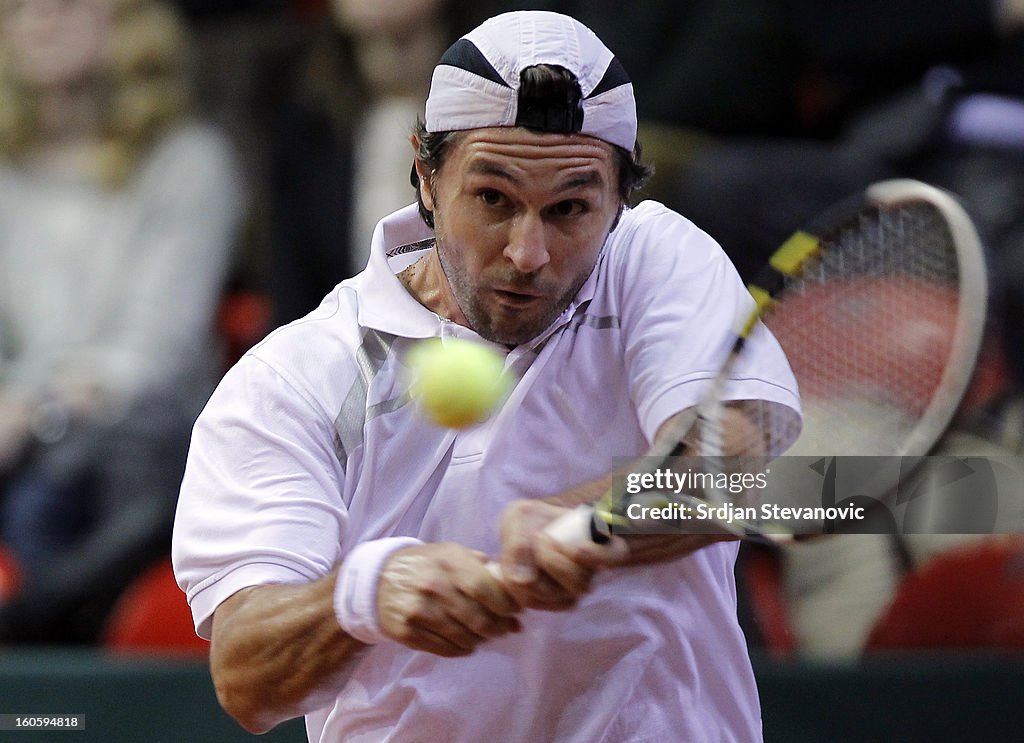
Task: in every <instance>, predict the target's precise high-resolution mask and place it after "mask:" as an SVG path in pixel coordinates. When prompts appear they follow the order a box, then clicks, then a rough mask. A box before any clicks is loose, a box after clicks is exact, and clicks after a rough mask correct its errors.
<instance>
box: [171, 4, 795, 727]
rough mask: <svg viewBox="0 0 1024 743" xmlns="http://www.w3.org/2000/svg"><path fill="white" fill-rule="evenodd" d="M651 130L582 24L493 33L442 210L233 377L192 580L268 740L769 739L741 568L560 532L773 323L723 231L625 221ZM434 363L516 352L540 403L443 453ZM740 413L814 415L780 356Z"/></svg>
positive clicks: (708, 547) (771, 348)
mask: <svg viewBox="0 0 1024 743" xmlns="http://www.w3.org/2000/svg"><path fill="white" fill-rule="evenodd" d="M636 128H637V119H636V110H635V105H634V98H633V89H632V85H631V83H630V81H629V79H628V77H627V75H626V72H625V71H624V70H623V68H622V66H621V65H620V64H619V62H618V61H617V60H616V58H615V57H614V56H613V54H612V53H611V52H610V51H609V50H608V49H607V48H606V47H605V46H604V44H602V43H601V41H600V40H599V39H598V38H597V37H596V36H595V35H594V34H593V33H592V32H591V31H590V30H589V29H587V28H586V27H584V26H583V25H581V24H580V23H578V22H576V21H575V20H573V19H571V18H568V17H566V16H562V15H558V14H554V13H546V12H534V11H529V12H518V13H509V14H505V15H500V16H497V17H495V18H492V19H490V20H489V21H487V22H485V23H484V24H483V25H481V26H480V27H479V28H477V29H476V30H474V31H473V32H471V33H469V34H468V35H467V36H465V37H464V38H462V39H461V40H459V41H458V42H457V43H455V44H454V45H453V46H452V47H451V48H450V49H449V50H448V51H447V52H446V53H445V55H444V56H443V57H442V59H441V60H440V63H439V64H438V65H437V67H436V69H435V71H434V75H433V80H432V83H431V87H430V91H429V95H428V98H427V101H426V111H425V117H424V119H423V122H422V124H421V125H420V126H419V127H418V130H417V132H416V133H415V135H414V136H413V137H412V143H413V149H414V155H413V156H414V160H415V170H414V181H415V185H416V190H417V194H418V201H419V203H418V205H417V204H412V205H410V206H409V207H407V208H405V209H403V210H401V211H398V212H396V213H394V214H392V215H390V216H388V217H386V218H385V219H383V220H382V221H381V222H380V223H379V224H378V225H377V228H376V230H375V231H374V234H373V242H372V250H371V258H370V260H369V263H368V265H367V267H366V269H365V270H364V271H363V272H362V273H361V274H359V275H358V276H356V277H354V278H352V279H350V280H346V281H343V282H342V283H341V284H339V285H338V286H337V288H336V289H335V290H334V291H333V292H331V294H329V295H328V296H327V297H326V298H325V299H324V301H323V303H322V304H321V306H320V307H319V308H318V309H317V310H315V311H314V312H312V313H311V314H310V315H308V316H306V317H305V318H302V319H301V320H298V321H296V322H293V323H292V324H290V325H288V326H286V327H284V328H281V329H279V330H278V331H276V332H275V333H273V334H271V335H270V336H269V337H268V338H267V339H266V340H265V341H264V342H262V343H261V344H259V345H258V346H257V347H256V348H254V349H253V350H252V351H250V352H249V353H248V354H247V355H246V356H245V357H244V358H243V359H242V360H241V361H240V362H239V363H238V364H237V365H236V366H235V367H234V368H233V369H232V370H231V371H230V372H229V373H228V374H227V375H226V377H225V378H224V380H223V382H222V383H221V385H220V387H219V389H218V390H217V392H216V393H215V395H214V396H213V398H212V399H211V401H210V403H209V405H208V407H207V408H206V410H205V412H204V413H203V415H202V417H201V418H200V420H199V422H198V423H197V425H196V428H195V432H194V436H193V440H192V447H191V454H190V460H189V464H188V468H187V472H186V475H185V479H184V483H183V485H182V492H181V499H180V504H179V510H178V515H177V522H176V527H175V537H174V562H175V567H176V571H177V575H178V578H179V581H180V584H181V586H182V588H183V589H184V591H185V592H186V594H187V596H188V600H189V602H190V605H191V607H192V612H193V615H194V618H195V623H196V629H197V631H198V632H199V634H200V635H202V636H204V637H208V638H211V639H212V647H211V665H212V674H213V678H214V681H215V685H216V688H217V692H218V695H219V698H220V701H221V703H222V705H223V706H224V708H225V709H226V710H227V711H228V712H229V713H230V714H231V715H233V716H234V717H235V718H236V719H237V720H238V721H239V722H240V724H241V725H242V726H244V727H245V728H246V729H248V730H250V731H255V732H259V731H263V730H266V729H268V728H270V727H272V726H273V725H275V724H277V723H279V722H280V721H282V720H285V719H288V718H291V717H294V716H298V715H305V717H306V726H307V730H308V735H309V738H310V740H311V741H331V742H334V743H340V742H341V741H361V742H369V741H446V742H449V743H456V742H458V743H480V741H486V740H495V741H499V740H500V741H523V742H524V743H525V742H526V741H530V742H531V743H533V742H535V741H574V742H578V743H597V742H599V741H635V742H639V741H667V740H672V741H744V742H746V741H755V740H759V739H760V737H761V725H760V714H759V705H758V699H757V690H756V687H755V684H754V677H753V674H752V672H751V667H750V662H749V659H748V657H747V652H746V646H745V642H744V638H743V636H742V634H741V632H740V629H739V626H738V623H737V620H736V606H735V601H736V595H735V585H734V581H733V562H734V559H735V555H736V550H737V544H736V543H735V542H732V541H722V540H721V538H720V537H716V536H702V535H691V536H678V535H676V536H671V535H666V536H647V537H631V538H630V539H629V540H628V541H627V540H626V539H623V538H621V537H617V538H614V539H613V540H612V542H611V543H610V544H608V545H605V546H598V545H587V546H582V547H579V546H577V547H569V546H565V545H561V544H558V543H556V542H555V541H554V540H553V539H551V538H550V537H549V536H547V535H545V534H544V533H543V528H544V527H545V526H546V525H547V524H548V523H550V522H551V521H552V520H553V519H555V518H557V517H558V516H560V515H562V514H563V513H565V512H566V510H567V509H568V508H571V507H573V506H574V505H575V504H577V503H579V502H581V501H588V500H589V501H593V500H596V498H597V497H598V495H599V494H600V493H602V492H603V491H604V489H605V488H606V487H607V484H608V482H609V472H610V471H611V470H612V467H613V458H614V457H630V456H636V455H640V454H642V453H643V452H644V451H646V450H647V449H648V447H649V446H650V445H651V443H652V441H654V440H655V438H656V437H657V436H658V432H659V430H664V426H665V425H666V422H667V421H669V420H670V419H671V418H672V417H673V416H674V415H676V414H678V413H679V412H680V411H683V410H685V409H686V408H688V407H690V406H692V405H693V404H694V402H695V401H696V400H698V399H699V398H700V396H701V394H702V392H704V391H705V388H706V386H707V381H708V379H709V378H710V377H712V376H713V375H714V370H715V369H716V366H717V365H718V364H720V363H721V361H722V358H723V357H724V355H725V352H726V351H727V350H728V348H727V344H728V339H729V336H730V326H731V324H732V321H733V319H734V317H735V316H736V314H737V311H738V309H739V308H741V307H744V306H747V305H748V304H749V302H750V299H749V295H747V293H746V292H745V289H744V287H743V285H742V283H741V282H740V280H739V278H738V277H737V274H736V272H735V271H734V269H733V267H732V265H731V264H730V263H729V261H728V260H727V259H726V257H725V255H724V254H723V252H722V251H721V249H720V248H719V247H718V245H717V244H716V243H715V242H714V241H713V240H712V239H711V238H709V237H708V236H707V235H706V234H704V233H702V232H701V231H700V230H699V229H698V228H697V227H695V226H694V225H693V224H691V223H690V222H689V221H687V220H686V219H685V218H683V217H682V216H680V215H678V214H676V213H674V212H672V211H671V210H669V209H667V208H665V207H664V206H662V205H660V204H657V203H652V202H644V203H641V204H640V205H638V206H636V207H635V208H629V207H628V206H627V199H628V198H629V196H630V193H631V191H632V189H633V188H634V187H636V186H637V185H639V184H640V183H641V182H642V181H643V178H644V176H645V175H646V172H647V171H646V168H645V167H644V166H643V165H642V164H641V163H640V161H639V158H638V152H639V149H638V147H637V142H636ZM431 337H441V338H442V339H444V338H448V337H452V338H455V337H457V338H468V339H472V340H474V341H477V342H480V343H484V344H487V345H489V346H491V347H493V348H495V349H497V350H499V351H500V352H501V353H502V354H504V355H505V357H506V365H507V368H508V369H509V370H510V371H511V373H513V374H514V375H515V377H516V378H517V380H518V382H517V385H516V387H515V389H514V391H513V392H512V394H511V396H510V397H509V398H508V399H507V401H506V402H505V403H504V405H503V407H502V408H501V410H500V411H498V412H497V413H496V414H495V415H494V416H492V417H491V418H490V419H489V420H488V421H487V422H485V423H483V424H481V425H478V426H476V427H473V428H469V429H465V430H461V431H453V430H446V429H443V428H440V427H438V426H436V425H434V424H432V423H430V422H429V421H428V420H426V419H424V418H423V417H422V416H420V415H419V414H418V413H417V411H416V409H415V406H414V405H411V404H409V403H408V395H407V387H408V382H407V380H406V374H405V371H406V369H405V364H406V356H407V353H408V351H409V349H410V348H411V347H412V346H413V345H414V344H415V343H416V342H418V341H420V340H422V339H425V338H431ZM727 396H728V398H729V399H735V400H744V401H750V402H749V405H748V409H751V410H753V409H757V410H758V411H759V413H760V415H759V416H757V417H756V418H755V417H747V416H746V415H743V416H740V415H739V414H737V419H736V420H735V421H734V422H733V429H732V430H733V433H734V434H735V435H736V436H749V435H751V434H756V436H758V437H759V439H760V440H761V441H762V442H763V446H766V447H767V448H768V449H769V450H771V451H774V452H777V451H780V450H781V449H782V448H784V447H785V446H786V445H787V444H788V435H782V436H774V437H773V436H768V435H767V433H764V432H766V431H768V430H769V427H770V428H771V430H775V429H776V428H777V426H774V425H771V424H774V423H778V422H780V421H781V422H783V423H792V422H793V421H794V420H796V419H797V418H798V413H797V412H796V411H797V409H798V401H797V396H796V391H795V383H794V381H793V378H792V375H791V374H790V371H789V367H788V365H787V363H786V361H785V358H784V356H783V354H782V352H781V351H780V349H779V348H778V346H777V345H776V344H775V342H774V340H773V339H772V338H771V337H770V335H769V334H768V333H767V332H766V331H764V332H761V331H758V332H755V333H754V335H753V337H752V338H751V341H750V344H749V353H748V354H747V355H746V356H745V358H744V360H743V362H742V363H741V364H740V366H739V367H738V368H737V369H736V371H735V374H734V379H733V380H732V382H731V383H730V385H729V388H728V390H727ZM755 403H756V404H755ZM755 426H764V429H763V431H764V432H762V429H760V428H757V429H755ZM792 428H793V427H792V426H789V429H790V430H792ZM491 559H497V560H499V561H500V563H501V567H502V571H501V574H502V575H503V578H501V579H498V578H496V577H495V576H494V575H493V574H492V572H491V571H489V570H488V569H487V567H486V565H487V563H488V561H489V560H491Z"/></svg>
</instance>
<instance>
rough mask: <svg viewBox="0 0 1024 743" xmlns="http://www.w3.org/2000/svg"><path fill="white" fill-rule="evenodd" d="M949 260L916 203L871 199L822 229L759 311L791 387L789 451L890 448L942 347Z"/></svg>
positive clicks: (950, 243) (952, 254)
mask: <svg viewBox="0 0 1024 743" xmlns="http://www.w3.org/2000/svg"><path fill="white" fill-rule="evenodd" d="M958 284H959V264H958V259H957V252H956V245H955V242H954V238H953V236H952V234H951V232H950V230H949V227H948V226H947V223H946V220H945V219H944V218H943V216H942V214H941V213H940V212H939V210H937V209H936V208H934V207H933V206H931V205H930V204H927V203H913V204H908V205H901V206H899V207H896V208H890V209H884V210H881V209H873V210H868V211H866V212H863V213H861V214H860V215H858V217H857V218H856V219H854V220H853V221H851V222H848V223H846V224H844V225H843V226H842V227H840V228H839V229H838V230H836V231H835V232H834V234H831V235H826V236H824V237H823V239H822V251H821V255H820V258H819V259H818V260H816V261H815V262H814V263H813V265H810V266H808V267H806V269H805V270H804V272H803V273H802V275H801V276H800V277H799V278H797V279H793V280H792V281H790V282H789V283H788V284H787V285H786V287H785V290H784V292H783V294H782V298H781V300H780V301H779V302H778V303H777V304H776V305H775V307H774V308H773V309H772V311H771V312H770V313H769V314H768V316H766V317H765V324H766V325H768V327H769V328H770V329H771V330H772V332H773V333H774V334H775V336H776V338H777V339H778V340H779V342H780V343H781V345H782V347H783V349H784V350H785V351H786V354H787V357H788V358H789V360H790V364H791V366H792V367H793V371H794V374H795V375H796V378H797V382H798V384H799V386H800V390H801V397H802V399H803V404H804V431H803V433H802V434H801V436H800V439H799V441H798V444H797V447H796V449H795V450H791V453H797V454H827V453H830V452H831V453H833V454H834V453H844V454H892V453H896V452H899V451H900V447H901V444H902V442H904V441H906V440H907V437H908V436H909V434H910V432H911V430H912V429H913V428H914V426H915V424H916V423H917V421H919V420H920V419H921V417H922V415H923V412H924V410H926V409H927V408H928V406H929V405H930V404H931V401H932V399H933V397H934V396H935V393H936V390H937V389H938V388H939V385H940V382H941V379H942V375H943V370H944V369H945V367H946V364H947V362H948V360H949V357H950V352H951V348H952V344H953V337H954V335H955V333H956V325H957V316H958V311H959V296H958Z"/></svg>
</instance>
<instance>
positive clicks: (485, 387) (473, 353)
mask: <svg viewBox="0 0 1024 743" xmlns="http://www.w3.org/2000/svg"><path fill="white" fill-rule="evenodd" d="M408 362H409V368H410V370H411V372H412V384H411V385H410V388H409V392H410V394H411V395H412V397H413V399H414V400H416V402H417V403H418V404H419V406H420V409H421V410H422V411H423V412H424V413H425V414H426V416H427V417H428V418H430V419H431V420H432V421H434V422H435V423H437V424H438V425H441V426H446V427H448V428H467V427H469V426H472V425H475V424H477V423H479V422H481V421H483V420H484V419H486V418H487V417H488V416H489V415H490V414H491V413H492V412H494V409H495V408H497V407H498V405H499V404H501V402H502V401H503V400H504V399H505V396H506V395H507V394H508V392H509V389H510V388H511V379H510V377H509V375H508V374H506V373H505V360H504V358H502V355H501V354H500V353H498V352H497V351H495V350H494V349H491V348H488V347H486V346H484V345H481V344H479V343H474V342H472V341H467V340H460V339H457V338H447V339H445V340H444V341H441V340H440V339H439V338H431V339H429V340H426V341H422V342H421V343H419V344H417V345H416V346H414V347H413V348H412V350H411V351H410V352H409V357H408Z"/></svg>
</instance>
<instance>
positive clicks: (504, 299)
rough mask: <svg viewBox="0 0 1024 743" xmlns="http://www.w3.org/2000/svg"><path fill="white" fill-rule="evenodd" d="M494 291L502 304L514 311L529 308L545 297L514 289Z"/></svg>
mask: <svg viewBox="0 0 1024 743" xmlns="http://www.w3.org/2000/svg"><path fill="white" fill-rule="evenodd" d="M493 291H494V294H495V296H496V297H497V298H498V301H499V302H500V303H501V304H503V305H505V306H507V307H512V308H514V309H522V308H525V307H529V306H530V305H531V304H533V303H534V302H537V301H538V300H540V299H542V297H543V295H541V294H537V293H531V292H526V291H518V290H513V289H494V290H493Z"/></svg>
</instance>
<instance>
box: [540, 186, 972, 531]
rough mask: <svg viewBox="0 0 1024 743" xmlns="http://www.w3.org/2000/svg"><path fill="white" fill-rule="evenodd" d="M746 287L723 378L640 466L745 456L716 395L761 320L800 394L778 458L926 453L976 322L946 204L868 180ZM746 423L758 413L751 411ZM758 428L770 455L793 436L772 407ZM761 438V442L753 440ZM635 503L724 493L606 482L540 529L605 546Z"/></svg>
mask: <svg viewBox="0 0 1024 743" xmlns="http://www.w3.org/2000/svg"><path fill="white" fill-rule="evenodd" d="M748 288H749V290H750V293H751V295H752V296H753V298H754V306H753V308H752V309H750V310H749V311H745V312H743V313H742V315H741V317H739V318H738V320H737V323H736V325H735V331H734V337H733V339H732V344H731V348H730V351H729V353H728V355H727V356H726V358H725V359H724V361H723V363H722V365H721V368H720V371H719V372H718V374H717V376H716V377H715V378H714V380H713V381H712V382H711V383H710V384H709V385H708V387H707V390H706V393H705V394H704V396H703V397H702V399H701V402H700V403H699V404H698V405H696V406H695V407H693V408H690V409H688V410H686V411H684V412H683V413H681V414H679V415H678V416H676V417H675V418H674V419H673V422H672V423H671V425H670V429H669V430H668V431H666V433H667V435H665V436H662V437H660V439H659V441H660V442H661V443H659V444H657V445H655V446H654V447H653V448H652V449H651V450H650V451H649V452H648V454H647V456H646V457H644V458H642V459H641V460H640V462H641V463H642V464H641V467H643V468H645V469H646V470H647V471H651V472H654V471H658V470H659V469H663V468H667V467H669V466H670V464H671V463H672V461H674V459H675V458H676V457H679V456H682V455H687V456H689V455H698V456H699V457H700V458H701V460H702V461H704V462H705V463H712V464H710V465H706V466H709V467H710V468H711V469H714V468H715V466H716V465H715V464H714V463H715V462H716V461H717V462H720V463H721V464H720V465H719V466H720V467H721V468H725V467H726V464H727V462H729V461H735V459H734V458H735V456H737V455H739V456H742V455H743V454H744V451H743V450H742V448H741V449H740V450H736V446H735V444H733V445H732V449H731V450H730V449H729V447H728V446H727V444H726V442H728V441H729V436H730V434H729V430H728V426H727V423H728V421H729V418H730V415H732V414H731V413H729V410H730V406H732V405H734V404H735V403H730V402H728V401H726V400H724V394H723V393H724V391H725V389H726V386H727V384H728V382H729V380H730V375H731V373H732V372H733V370H734V368H735V367H736V363H737V360H738V359H739V358H740V357H741V356H742V355H743V353H744V349H745V346H746V344H747V339H748V338H749V337H750V335H751V333H753V332H754V330H755V328H757V327H758V326H759V325H760V324H761V323H763V324H764V325H766V326H767V327H768V328H769V329H770V330H771V331H772V332H773V334H774V335H775V337H776V338H777V339H778V341H779V343H780V344H781V346H782V348H783V350H784V351H785V353H786V355H787V357H788V359H789V361H790V364H791V367H792V369H793V372H794V374H795V376H796V379H797V382H798V384H799V387H800V391H801V400H802V407H803V419H804V421H803V428H802V431H801V433H800V435H799V437H798V438H797V439H796V442H795V444H793V446H792V447H791V448H790V449H789V451H788V452H787V453H788V454H793V455H804V456H822V457H824V456H830V455H891V456H900V457H904V456H923V455H925V454H927V453H928V451H929V450H930V449H931V447H932V446H933V445H934V443H935V442H936V440H937V439H938V438H939V436H941V435H942V433H943V432H944V431H945V429H946V427H947V426H948V425H949V422H950V420H951V419H952V417H953V414H954V413H955V412H956V409H957V408H958V406H959V404H960V401H961V399H962V397H963V394H964V392H965V390H966V388H967V385H968V382H969V381H970V378H971V374H972V372H973V368H974V364H975V360H976V357H977V353H978V349H979V346H980V343H981V339H982V334H983V330H984V325H985V316H986V304H987V281H986V270H985V263H984V257H983V253H982V249H981V244H980V241H979V239H978V235H977V233H976V231H975V229H974V226H973V224H972V223H971V220H970V218H969V217H968V216H967V214H966V212H965V211H964V210H963V208H962V207H961V206H960V205H959V203H958V202H957V201H956V200H955V199H954V198H953V197H952V196H950V195H949V194H948V193H946V192H944V191H941V190H939V189H937V188H934V187H932V186H929V185H927V184H924V183H921V182H918V181H913V180H906V179H900V180H889V181H883V182H879V183H876V184H874V185H872V186H870V187H868V188H867V189H865V190H864V191H863V192H861V193H858V194H856V195H855V196H853V197H852V198H850V199H848V200H846V201H844V202H842V203H840V204H838V205H836V206H834V207H833V208H831V209H829V210H827V211H826V212H824V213H823V214H822V215H820V216H819V217H818V218H816V219H815V220H813V221H812V222H810V223H809V224H808V225H807V226H806V227H805V228H804V229H802V230H799V231H797V232H795V233H794V234H793V235H792V236H790V238H789V239H788V240H787V241H786V242H785V243H783V244H782V246H781V247H780V248H779V249H778V250H777V251H776V252H775V253H774V254H773V255H772V256H771V258H770V260H769V262H768V264H767V265H766V266H765V267H764V268H763V269H762V270H761V271H760V273H759V274H757V276H756V279H755V281H754V282H753V283H752V284H751V285H750V286H749V287H748ZM744 415H745V416H746V417H747V418H748V419H750V416H751V415H753V416H754V418H755V419H756V418H757V417H758V416H759V415H760V414H759V412H758V410H757V409H756V408H751V409H750V410H747V411H746V412H745V413H744ZM756 423H757V426H758V427H759V429H760V430H762V431H764V433H765V435H766V436H767V438H768V440H769V444H768V445H767V448H768V449H769V450H770V449H771V445H770V441H771V440H775V441H791V440H792V438H793V437H792V431H789V432H787V431H785V430H781V429H780V426H787V425H791V424H790V423H789V422H787V421H784V420H780V419H779V417H778V416H773V415H772V414H771V411H770V410H769V411H767V412H765V413H764V414H763V415H760V420H756ZM733 438H735V437H733ZM758 443H759V444H760V445H761V446H762V448H763V447H764V443H765V442H764V441H763V440H762V441H761V442H758ZM906 474H908V473H907V472H906V470H904V471H902V472H901V473H900V476H903V475H906ZM895 485H896V482H875V483H872V488H873V492H875V493H886V492H889V491H892V490H893V489H894V486H895ZM638 499H640V500H642V502H643V503H644V505H646V506H652V505H653V506H664V505H666V504H670V503H673V502H676V503H681V504H685V505H687V507H689V508H690V509H693V508H694V507H695V506H696V505H697V504H700V503H703V504H706V505H707V506H709V507H711V508H715V507H718V506H721V505H724V504H727V503H730V502H732V501H733V500H734V499H735V497H734V496H733V495H732V494H731V493H730V492H729V491H728V490H723V489H716V488H714V487H710V488H704V489H702V490H701V491H700V492H694V493H683V494H680V495H672V494H667V495H666V494H665V493H664V492H662V491H657V492H652V491H648V492H644V493H640V494H636V493H630V492H627V488H626V487H624V484H623V483H622V482H619V481H618V480H616V482H615V484H614V485H613V487H612V488H611V489H610V490H609V491H608V492H607V493H606V494H605V496H604V497H603V498H602V499H601V500H600V501H598V502H597V503H596V504H594V505H592V506H581V507H579V508H577V509H575V510H574V511H571V512H570V513H568V514H566V515H565V516H563V517H561V518H560V519H558V520H556V521H555V522H553V523H552V524H551V525H550V526H549V527H548V532H549V533H550V534H552V536H554V537H555V538H556V539H558V540H561V541H562V542H565V543H582V542H584V541H585V540H591V541H595V542H604V541H607V540H608V539H609V534H611V533H612V532H613V531H620V530H621V531H623V532H629V531H634V530H639V531H642V524H638V523H636V521H635V520H634V519H631V518H630V516H629V512H630V509H629V506H630V504H632V503H636V502H638ZM635 510H636V509H634V511H635ZM705 526H706V524H705ZM714 526H715V528H717V529H721V530H724V531H727V532H729V533H732V534H735V535H738V536H743V537H753V538H758V539H765V538H767V539H772V540H777V539H778V538H779V537H785V536H788V535H787V533H786V532H785V530H780V529H777V528H771V527H769V528H767V529H766V527H764V526H762V525H760V524H758V523H753V522H751V521H746V520H743V519H735V518H728V519H721V520H718V521H716V523H715V524H714ZM663 531H664V530H663Z"/></svg>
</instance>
